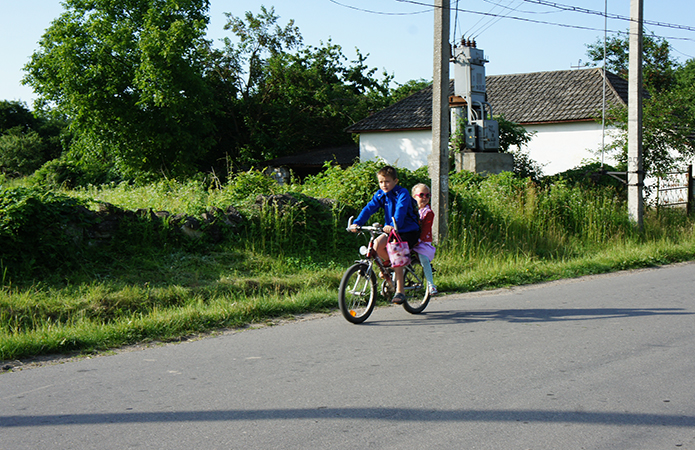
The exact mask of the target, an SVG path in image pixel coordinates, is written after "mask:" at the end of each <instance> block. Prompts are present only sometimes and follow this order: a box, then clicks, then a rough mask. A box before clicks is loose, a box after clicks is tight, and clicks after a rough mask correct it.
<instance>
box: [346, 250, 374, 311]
mask: <svg viewBox="0 0 695 450" xmlns="http://www.w3.org/2000/svg"><path fill="white" fill-rule="evenodd" d="M367 267H368V266H367V264H364V263H357V264H354V265H352V266H350V267H349V268H348V269H347V270H346V271H345V274H344V275H343V278H342V279H341V280H340V287H339V288H338V306H339V307H340V312H341V313H343V317H345V319H346V320H347V321H348V322H352V323H355V324H357V323H362V322H364V321H365V320H367V318H368V317H369V315H370V314H371V313H372V311H374V305H375V303H376V277H375V276H374V272H369V273H367Z"/></svg>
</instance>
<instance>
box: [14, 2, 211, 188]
mask: <svg viewBox="0 0 695 450" xmlns="http://www.w3.org/2000/svg"><path fill="white" fill-rule="evenodd" d="M64 7H65V12H64V13H63V14H62V15H61V16H60V17H59V18H57V19H56V20H54V21H53V22H52V23H51V25H50V26H49V28H48V29H47V30H46V32H45V34H44V35H43V37H42V38H41V41H40V42H39V46H40V48H39V50H38V51H36V52H35V53H34V54H33V55H32V57H31V60H30V61H29V63H28V64H27V65H26V66H25V71H26V76H25V78H24V83H25V84H28V85H30V86H32V87H33V88H34V91H35V92H36V93H37V94H39V101H38V103H37V104H38V106H39V107H42V106H43V105H47V104H48V105H53V106H55V108H56V109H57V111H58V112H59V113H62V114H64V115H65V116H67V117H68V118H69V119H70V120H71V123H70V126H71V128H72V130H73V132H74V134H75V138H76V141H75V143H76V145H75V146H74V148H75V149H76V150H77V151H79V152H80V153H81V154H82V155H87V156H88V157H89V158H96V159H98V160H101V161H103V162H104V163H105V164H111V163H112V164H114V165H115V166H116V167H117V168H118V170H119V171H120V172H121V173H123V174H127V175H129V176H138V175H142V174H158V173H159V174H162V173H163V174H171V175H177V174H187V173H191V172H192V171H193V170H194V169H195V163H196V162H197V161H198V160H199V159H200V158H201V157H202V156H203V155H204V154H205V153H206V152H207V150H208V149H209V147H210V146H211V139H210V138H211V132H212V122H211V120H210V117H209V115H208V114H207V108H208V105H209V104H210V99H211V93H210V92H209V90H208V88H207V84H206V83H205V81H204V78H203V67H204V66H203V62H204V56H205V54H204V52H203V49H204V48H205V46H206V42H205V40H204V39H203V36H204V33H205V29H206V26H207V23H208V17H207V16H206V12H207V10H208V7H209V1H208V0H179V1H177V2H172V1H168V0H129V1H123V2H114V1H112V0H66V1H65V2H64Z"/></svg>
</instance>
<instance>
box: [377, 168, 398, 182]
mask: <svg viewBox="0 0 695 450" xmlns="http://www.w3.org/2000/svg"><path fill="white" fill-rule="evenodd" d="M376 174H377V175H381V176H382V177H389V178H391V179H392V180H397V179H398V172H397V171H396V168H395V167H392V166H384V167H382V168H381V169H379V171H378V172H377V173H376Z"/></svg>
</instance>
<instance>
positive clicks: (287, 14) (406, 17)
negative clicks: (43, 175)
mask: <svg viewBox="0 0 695 450" xmlns="http://www.w3.org/2000/svg"><path fill="white" fill-rule="evenodd" d="M561 1H562V3H558V2H556V1H553V2H551V1H547V0H459V1H458V2H457V0H450V5H451V7H452V11H451V26H450V28H451V36H450V38H449V40H450V42H458V41H460V40H461V37H462V36H465V37H467V38H471V37H472V38H475V39H476V42H477V46H478V48H481V49H483V51H484V52H485V56H486V58H487V60H488V61H489V62H488V63H487V64H486V66H485V68H486V73H487V74H488V75H502V74H512V73H528V72H541V71H553V70H567V69H572V68H576V67H577V66H579V65H582V64H584V63H586V62H587V61H588V57H587V53H586V52H587V48H586V45H587V44H590V43H595V42H597V41H602V40H603V36H604V30H608V34H609V35H610V34H611V33H612V32H618V31H626V30H627V29H628V28H629V22H628V21H627V20H626V19H627V18H629V16H630V2H631V1H637V0H561ZM643 1H644V20H645V32H646V33H653V34H655V35H656V36H660V37H664V38H666V39H667V40H668V41H669V43H670V44H671V46H672V55H673V56H675V57H676V59H678V60H679V61H680V62H685V61H686V60H688V59H693V58H695V14H693V13H692V0H643ZM433 3H434V0H264V1H262V2H257V1H249V0H246V1H243V2H242V1H238V0H211V1H210V10H209V15H210V24H209V26H208V38H209V39H212V40H213V41H214V42H216V43H217V45H218V46H221V44H220V43H219V41H220V39H222V38H223V37H225V36H228V37H232V36H231V35H230V34H229V32H226V31H224V25H225V23H226V21H227V19H226V16H225V13H231V14H232V15H234V16H237V17H243V16H244V14H245V12H246V11H251V12H253V13H258V12H260V6H261V5H265V6H266V7H267V8H270V7H274V9H275V13H276V14H277V15H278V16H280V18H279V21H278V22H279V24H280V25H282V26H284V25H285V24H287V22H288V21H290V20H294V22H295V25H296V26H297V27H298V28H299V30H300V32H301V34H302V36H303V38H304V44H306V45H313V46H319V45H320V44H321V43H326V42H328V41H329V40H331V42H332V43H333V44H338V45H340V46H341V47H342V49H343V54H344V55H346V56H347V57H348V58H350V59H356V56H357V53H356V51H355V49H359V50H360V52H361V53H362V54H364V55H368V57H367V60H366V64H367V65H368V66H369V67H373V68H376V69H378V73H379V74H380V73H382V72H384V71H385V72H387V73H388V74H390V75H393V76H394V81H395V82H397V83H405V82H407V81H408V80H418V79H426V80H431V79H432V73H433V47H434V12H433V7H432V5H433ZM0 7H1V10H2V15H0V55H1V63H0V100H18V101H23V102H25V103H27V104H28V105H29V106H31V102H32V101H33V100H34V99H35V98H36V95H35V94H34V93H33V92H32V90H31V88H30V87H28V86H23V85H22V84H21V79H22V77H23V76H24V72H23V66H24V65H25V64H26V63H27V62H28V61H29V59H30V57H31V55H32V53H33V52H34V51H36V50H37V49H38V41H39V40H40V39H41V36H42V35H43V34H44V32H45V30H46V28H48V27H49V25H50V24H51V22H52V21H53V20H54V19H56V18H57V17H58V16H60V15H61V14H62V13H63V12H64V8H63V6H62V4H61V2H60V1H59V0H22V1H21V2H19V1H17V0H0ZM606 8H607V12H608V19H607V20H606V19H605V18H604V14H603V13H604V11H605V10H606ZM451 73H452V75H453V71H452V72H451ZM393 87H395V84H394V85H393Z"/></svg>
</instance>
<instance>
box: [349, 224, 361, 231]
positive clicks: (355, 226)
mask: <svg viewBox="0 0 695 450" xmlns="http://www.w3.org/2000/svg"><path fill="white" fill-rule="evenodd" d="M350 231H352V232H353V233H357V232H358V231H360V226H359V225H357V224H356V223H353V224H352V225H350Z"/></svg>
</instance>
